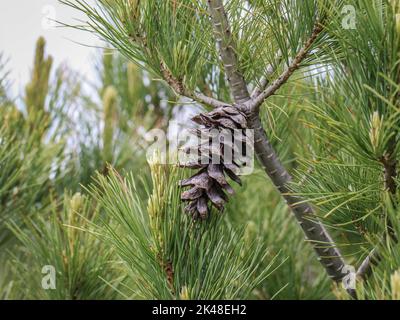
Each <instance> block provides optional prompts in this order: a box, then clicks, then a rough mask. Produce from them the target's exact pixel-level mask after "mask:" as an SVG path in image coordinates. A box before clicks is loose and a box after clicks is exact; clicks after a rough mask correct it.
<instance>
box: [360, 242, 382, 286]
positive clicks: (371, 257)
mask: <svg viewBox="0 0 400 320" xmlns="http://www.w3.org/2000/svg"><path fill="white" fill-rule="evenodd" d="M380 260H381V256H380V254H379V253H378V251H377V250H376V248H373V249H372V250H371V252H370V253H369V254H368V255H367V256H366V257H365V259H364V260H363V262H362V263H361V265H360V266H359V268H358V269H357V273H356V274H357V277H358V278H361V279H364V280H366V279H367V277H368V276H369V275H370V274H371V271H372V267H373V266H374V265H376V264H377V263H378V262H379V261H380Z"/></svg>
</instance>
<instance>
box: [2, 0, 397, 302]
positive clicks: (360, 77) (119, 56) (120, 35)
mask: <svg viewBox="0 0 400 320" xmlns="http://www.w3.org/2000/svg"><path fill="white" fill-rule="evenodd" d="M60 2H61V3H63V4H65V5H67V6H69V7H72V8H74V9H76V10H77V11H79V12H80V13H83V14H84V15H85V17H86V19H85V20H86V21H84V24H83V25H82V24H80V25H79V26H77V28H79V29H80V30H86V31H89V32H91V33H94V34H96V35H98V36H99V38H101V40H103V41H104V42H106V43H107V45H108V46H109V47H108V48H107V49H105V50H103V51H102V52H99V58H98V59H97V61H96V63H95V65H94V69H95V71H96V74H97V79H94V81H91V83H94V84H95V85H94V88H92V89H94V91H95V93H96V94H94V95H93V94H91V95H89V94H87V92H85V90H84V89H83V88H82V87H81V85H80V83H81V82H82V81H87V79H84V78H83V77H81V76H80V75H79V74H77V73H75V72H72V71H71V70H68V69H67V68H65V67H59V68H57V69H54V66H53V59H52V57H51V56H50V55H48V54H47V53H46V50H45V40H44V39H43V38H40V39H39V40H38V42H37V45H36V51H35V58H34V62H33V67H32V74H31V78H30V80H29V82H28V84H27V85H26V86H25V91H24V93H23V94H22V98H21V99H20V101H16V99H15V98H14V97H11V96H10V95H9V89H8V88H9V83H10V79H9V75H8V69H7V62H6V60H5V59H4V56H3V55H0V120H1V121H0V249H2V250H1V251H0V297H1V298H6V299H7V298H24V299H43V298H45V299H115V298H126V299H137V298H140V299H143V298H145V299H247V298H258V299H290V298H294V299H324V298H337V299H400V255H399V252H400V248H399V246H400V242H399V236H400V220H399V210H400V208H399V188H398V184H399V178H398V172H399V166H398V160H399V150H400V148H399V123H400V122H399V121H400V118H399V115H400V112H399V107H400V105H399V97H400V94H399V91H400V87H399V83H400V63H399V62H400V5H399V3H398V1H396V0H346V1H343V0H335V1H332V0H304V1H295V0H251V1H245V0H204V1H203V0H201V1H200V0H146V1H140V0H98V1H96V3H95V4H93V3H91V2H89V1H86V0H60ZM176 105H178V106H176ZM193 105H195V106H196V107H193ZM184 109H187V110H190V111H193V110H199V109H200V110H201V111H199V113H198V114H197V115H195V116H194V117H192V120H193V121H192V122H193V125H194V128H192V133H193V134H194V136H196V137H198V138H200V143H199V144H198V145H196V146H195V148H194V150H192V149H187V150H185V151H187V152H188V153H191V154H192V152H193V151H194V154H195V156H196V157H195V158H194V159H191V161H189V162H186V163H175V164H166V163H164V162H163V159H164V157H163V156H164V155H161V154H160V152H162V150H158V151H155V152H154V153H152V154H151V157H149V155H148V154H147V153H148V152H147V147H149V141H148V139H147V135H146V131H148V130H150V129H154V128H156V129H158V130H159V129H162V130H167V129H168V126H169V121H170V120H176V119H177V118H180V117H181V116H182V115H180V114H178V112H176V111H175V110H184ZM82 111H84V112H82ZM83 113H84V114H85V116H84V117H80V118H79V119H77V118H76V114H83ZM248 130H250V131H251V132H252V138H254V139H253V140H251V146H250V147H251V148H253V151H254V153H255V156H256V160H257V161H256V166H255V168H254V172H253V173H252V174H250V175H247V176H240V173H241V171H240V169H241V165H242V162H241V159H239V158H238V156H240V155H242V153H243V147H245V148H244V149H245V150H246V149H247V147H249V146H248V144H249V139H248V138H249V136H247V132H248ZM224 132H225V133H229V134H231V135H230V137H231V138H232V133H234V132H240V133H241V134H242V135H241V138H240V139H239V140H236V139H230V138H226V137H227V136H229V134H228V135H224V134H223V133H224ZM221 136H222V137H223V139H220V138H221ZM216 137H217V139H215V138H216ZM234 137H235V138H236V136H235V135H234ZM168 142H170V141H168ZM238 150H239V151H238ZM228 155H231V157H229V156H228ZM188 169H192V170H193V169H195V170H197V171H196V172H195V173H193V171H190V170H188ZM232 182H234V183H232ZM303 239H305V241H303ZM3 249H4V250H3ZM44 266H51V267H53V268H54V271H55V279H56V282H55V283H56V286H55V288H54V289H52V290H51V291H47V290H46V288H44V287H43V284H42V283H41V280H42V274H41V271H42V270H43V269H42V268H43V267H44ZM46 270H47V269H46Z"/></svg>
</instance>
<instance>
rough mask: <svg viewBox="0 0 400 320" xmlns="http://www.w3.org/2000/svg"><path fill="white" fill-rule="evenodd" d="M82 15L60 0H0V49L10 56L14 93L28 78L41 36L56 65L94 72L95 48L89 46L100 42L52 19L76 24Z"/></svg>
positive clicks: (9, 65)
mask: <svg viewBox="0 0 400 320" xmlns="http://www.w3.org/2000/svg"><path fill="white" fill-rule="evenodd" d="M82 18H83V17H82V16H81V15H79V13H78V12H76V11H75V10H73V9H70V8H68V7H66V6H64V5H61V4H59V3H58V1H57V0H11V1H5V0H0V52H3V53H4V55H5V56H6V57H7V58H9V64H8V67H9V69H11V71H12V74H11V79H12V80H14V85H13V88H12V89H13V93H18V92H20V91H21V88H23V84H24V83H26V81H27V79H28V77H29V72H30V68H31V66H32V61H33V50H34V46H35V42H36V40H37V38H38V37H39V36H44V37H45V39H46V40H47V47H46V48H47V53H49V54H51V55H52V56H53V58H54V59H55V65H59V64H60V63H62V62H66V63H68V65H69V66H70V67H71V68H73V69H75V70H77V71H80V72H82V73H84V74H86V75H87V74H88V73H89V72H91V70H92V69H91V68H92V63H91V61H92V59H91V57H93V53H94V51H95V49H94V48H89V47H87V46H96V45H100V44H101V42H100V41H99V40H98V39H97V38H96V37H95V36H93V35H91V34H89V33H86V32H82V31H78V30H74V29H71V28H64V27H55V26H54V23H52V21H51V19H55V20H58V21H62V22H66V23H73V22H74V19H82ZM78 43H80V44H78ZM82 44H85V45H87V46H84V45H82Z"/></svg>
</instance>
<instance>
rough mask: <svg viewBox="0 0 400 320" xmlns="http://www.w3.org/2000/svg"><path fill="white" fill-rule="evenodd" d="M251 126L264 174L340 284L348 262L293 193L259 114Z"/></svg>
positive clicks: (330, 273) (287, 175)
mask: <svg viewBox="0 0 400 320" xmlns="http://www.w3.org/2000/svg"><path fill="white" fill-rule="evenodd" d="M249 124H250V127H251V128H253V129H254V130H255V131H254V139H255V152H256V154H257V157H258V159H259V161H260V163H261V164H262V166H263V168H264V170H265V172H266V173H267V174H268V176H269V177H270V178H271V180H272V182H273V183H274V185H275V186H276V188H277V189H278V190H279V192H280V193H281V194H282V196H283V198H284V199H285V200H286V203H287V205H288V206H289V207H290V208H291V210H292V211H293V213H294V215H295V217H296V219H297V220H298V222H299V224H300V226H301V228H302V229H303V231H304V233H305V235H306V239H307V241H309V242H310V243H311V244H312V245H313V246H314V249H315V251H316V253H317V255H318V260H319V261H320V262H321V264H322V265H323V266H324V268H325V269H326V271H327V273H328V275H329V276H330V277H331V278H332V279H333V280H334V281H340V280H341V279H342V278H343V277H344V276H345V274H343V273H342V269H343V267H344V266H345V262H344V260H343V258H342V256H341V253H340V252H339V250H338V249H337V248H336V246H335V243H334V241H333V240H332V238H331V236H330V235H329V233H328V231H327V230H326V229H325V227H324V226H323V225H322V223H321V222H319V221H317V218H316V216H315V215H314V210H313V208H312V207H311V205H310V204H308V203H307V202H304V201H302V199H300V198H299V197H297V196H294V195H292V194H291V192H290V190H289V188H288V183H290V181H291V180H292V177H291V176H290V174H289V173H288V172H287V170H286V169H285V168H284V167H283V165H282V163H281V162H280V160H279V158H278V155H277V154H276V152H275V151H274V149H273V147H272V145H271V144H270V142H269V139H268V137H267V135H266V132H265V130H264V128H263V127H262V124H261V121H260V117H259V116H258V114H257V113H253V114H251V115H250V116H249Z"/></svg>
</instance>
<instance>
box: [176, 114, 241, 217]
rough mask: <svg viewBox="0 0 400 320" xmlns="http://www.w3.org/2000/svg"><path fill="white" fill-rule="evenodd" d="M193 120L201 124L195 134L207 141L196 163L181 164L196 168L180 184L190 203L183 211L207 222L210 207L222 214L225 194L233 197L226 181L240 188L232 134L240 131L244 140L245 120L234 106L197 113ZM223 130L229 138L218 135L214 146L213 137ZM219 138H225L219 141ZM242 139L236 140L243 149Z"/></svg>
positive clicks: (225, 200) (198, 150)
mask: <svg viewBox="0 0 400 320" xmlns="http://www.w3.org/2000/svg"><path fill="white" fill-rule="evenodd" d="M192 120H193V121H194V122H196V123H197V124H199V125H201V127H200V128H199V129H195V130H194V133H195V134H196V135H197V136H198V137H201V138H202V139H204V138H206V139H205V140H206V141H205V142H204V141H203V143H201V144H200V145H199V146H198V147H197V154H198V159H197V161H196V162H192V163H186V164H183V167H186V168H191V169H199V171H198V172H197V173H196V174H195V175H193V176H192V177H190V178H189V179H185V180H182V181H180V185H181V186H182V187H189V189H188V190H186V191H184V192H183V193H182V195H181V199H182V200H183V201H187V202H189V204H188V205H187V206H186V207H185V211H186V212H187V213H189V214H190V215H192V217H193V218H194V219H198V218H200V219H206V218H207V217H208V216H209V212H210V210H211V205H212V206H214V207H215V208H217V209H218V210H220V211H222V210H223V209H224V205H225V203H226V202H227V201H228V196H227V194H229V195H233V194H234V190H233V188H232V187H231V186H230V185H229V183H228V181H227V180H226V178H227V176H228V177H229V178H230V179H231V180H233V181H235V182H236V183H238V184H239V185H241V180H240V178H239V176H238V170H239V165H238V164H237V162H235V159H234V155H235V153H234V151H235V150H237V149H236V148H237V143H238V141H234V139H233V137H234V135H233V132H234V130H241V131H242V135H243V137H244V129H246V127H247V121H246V116H245V115H244V114H243V113H242V112H240V111H239V110H237V109H235V108H233V107H221V108H217V109H214V110H213V111H211V112H209V113H202V114H199V115H197V116H195V117H193V118H192ZM222 130H225V133H227V132H228V133H232V134H231V135H230V136H229V137H228V138H226V135H219V136H218V140H217V143H215V139H214V140H213V139H212V138H213V137H215V136H214V134H215V133H216V132H218V133H221V132H222ZM221 136H223V137H224V139H221ZM243 137H242V140H241V141H239V143H241V144H242V148H243V145H245V143H246V139H245V137H244V138H243ZM221 140H222V141H221ZM213 142H214V143H213ZM215 144H216V145H215ZM242 150H243V149H242ZM227 152H229V154H230V155H232V156H231V158H230V159H225V157H224V156H225V155H226V154H227ZM215 160H217V161H215Z"/></svg>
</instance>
